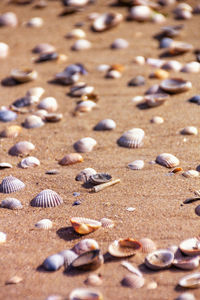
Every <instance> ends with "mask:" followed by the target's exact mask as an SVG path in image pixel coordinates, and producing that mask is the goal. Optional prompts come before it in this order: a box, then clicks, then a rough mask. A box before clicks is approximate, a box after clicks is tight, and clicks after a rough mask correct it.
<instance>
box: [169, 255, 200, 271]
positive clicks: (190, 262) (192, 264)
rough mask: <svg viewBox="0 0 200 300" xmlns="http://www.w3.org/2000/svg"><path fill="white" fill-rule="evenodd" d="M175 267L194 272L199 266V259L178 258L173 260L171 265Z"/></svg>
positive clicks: (196, 257)
mask: <svg viewBox="0 0 200 300" xmlns="http://www.w3.org/2000/svg"><path fill="white" fill-rule="evenodd" d="M172 264H173V265H174V266H175V267H177V268H179V269H183V270H194V269H196V268H198V266H199V257H198V256H195V257H190V256H189V257H185V256H183V257H179V258H175V259H174V261H173V263H172Z"/></svg>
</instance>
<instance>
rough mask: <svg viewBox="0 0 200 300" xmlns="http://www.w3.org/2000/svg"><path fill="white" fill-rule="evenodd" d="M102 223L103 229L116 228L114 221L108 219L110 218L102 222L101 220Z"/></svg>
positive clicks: (103, 219)
mask: <svg viewBox="0 0 200 300" xmlns="http://www.w3.org/2000/svg"><path fill="white" fill-rule="evenodd" d="M100 222H101V226H102V227H103V228H106V229H107V228H109V229H110V228H113V227H114V226H115V223H114V222H113V220H111V219H108V218H102V219H101V220H100Z"/></svg>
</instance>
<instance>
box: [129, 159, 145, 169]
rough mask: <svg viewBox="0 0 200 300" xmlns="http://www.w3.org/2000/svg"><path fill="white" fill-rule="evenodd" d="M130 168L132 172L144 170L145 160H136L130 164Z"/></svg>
mask: <svg viewBox="0 0 200 300" xmlns="http://www.w3.org/2000/svg"><path fill="white" fill-rule="evenodd" d="M128 168H129V169H131V170H141V169H143V168H144V161H143V160H134V161H133V162H131V163H129V164H128Z"/></svg>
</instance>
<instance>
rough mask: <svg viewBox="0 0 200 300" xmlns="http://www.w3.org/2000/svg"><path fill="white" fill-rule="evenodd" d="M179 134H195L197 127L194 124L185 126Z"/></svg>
mask: <svg viewBox="0 0 200 300" xmlns="http://www.w3.org/2000/svg"><path fill="white" fill-rule="evenodd" d="M181 134H186V135H197V134H198V129H197V128H196V127H194V126H187V127H185V128H183V129H182V130H181Z"/></svg>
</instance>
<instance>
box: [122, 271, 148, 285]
mask: <svg viewBox="0 0 200 300" xmlns="http://www.w3.org/2000/svg"><path fill="white" fill-rule="evenodd" d="M144 282H145V280H144V278H143V277H139V276H137V275H135V274H127V275H126V276H125V277H124V278H123V279H122V281H121V284H122V285H123V286H126V287H129V288H132V289H139V288H141V287H143V285H144Z"/></svg>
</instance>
